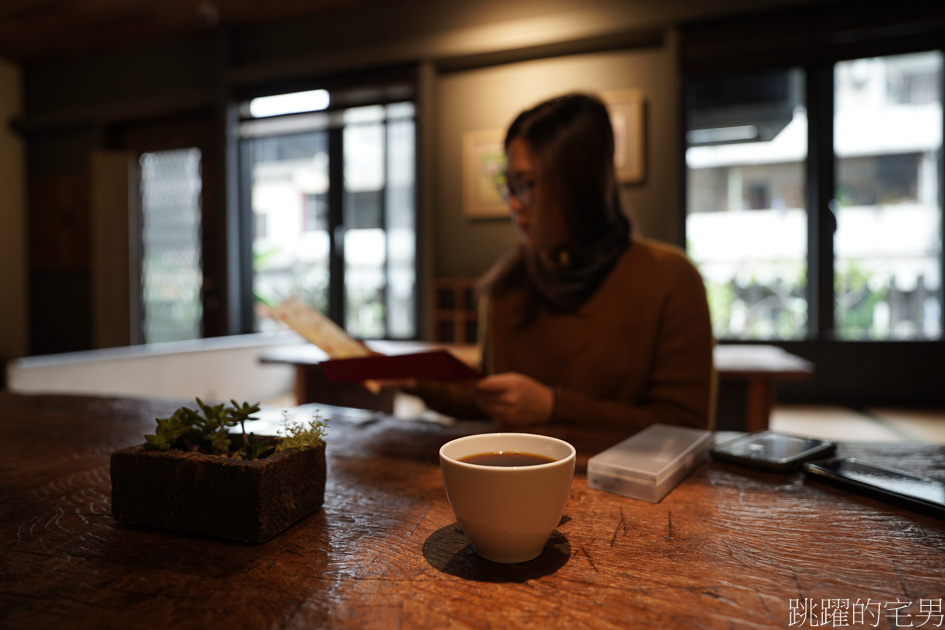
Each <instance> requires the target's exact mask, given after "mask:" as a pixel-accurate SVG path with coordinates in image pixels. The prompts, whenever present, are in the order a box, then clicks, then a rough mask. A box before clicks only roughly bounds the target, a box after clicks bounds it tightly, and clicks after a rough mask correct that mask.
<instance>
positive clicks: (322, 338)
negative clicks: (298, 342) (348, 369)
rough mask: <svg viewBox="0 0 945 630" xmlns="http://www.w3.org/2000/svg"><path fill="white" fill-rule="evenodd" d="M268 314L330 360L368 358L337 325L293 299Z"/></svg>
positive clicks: (271, 309)
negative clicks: (319, 349) (309, 342)
mask: <svg viewBox="0 0 945 630" xmlns="http://www.w3.org/2000/svg"><path fill="white" fill-rule="evenodd" d="M269 311H270V314H271V315H272V317H274V318H275V319H278V320H279V321H281V322H282V323H284V324H286V325H287V326H288V327H289V328H291V329H292V330H294V331H295V332H297V333H299V334H300V335H302V336H303V337H305V338H306V339H308V340H309V341H311V342H312V343H314V344H315V345H316V346H318V347H319V348H321V349H322V350H324V351H325V353H326V354H327V355H328V356H329V357H330V358H332V359H348V358H351V357H366V356H368V355H370V354H371V351H370V350H368V349H367V348H366V347H365V346H364V344H362V343H360V342H358V341H356V340H355V339H352V338H351V336H350V335H348V333H347V332H345V331H344V329H343V328H341V327H340V326H339V325H338V324H336V323H335V322H333V321H331V320H330V319H328V318H327V317H326V316H325V315H323V314H322V313H320V312H318V311H317V310H315V309H314V308H312V307H311V306H309V305H308V304H306V303H304V302H302V301H301V300H300V299H298V298H297V297H295V296H294V295H293V296H290V297H288V298H286V299H285V300H283V301H282V302H280V303H279V304H278V305H277V306H276V307H275V308H270V309H269Z"/></svg>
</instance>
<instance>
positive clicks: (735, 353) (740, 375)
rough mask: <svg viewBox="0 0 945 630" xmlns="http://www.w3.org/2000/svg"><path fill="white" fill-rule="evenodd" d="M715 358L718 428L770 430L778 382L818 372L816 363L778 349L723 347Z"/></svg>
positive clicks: (716, 353) (797, 378) (736, 345)
mask: <svg viewBox="0 0 945 630" xmlns="http://www.w3.org/2000/svg"><path fill="white" fill-rule="evenodd" d="M714 355H715V356H714V358H715V369H716V372H717V373H718V376H719V391H718V404H717V409H716V428H718V429H729V430H731V429H736V430H745V431H760V430H762V429H767V428H768V423H769V421H770V419H771V411H772V409H773V408H774V405H775V395H776V393H777V385H778V381H783V380H802V379H807V378H810V376H811V374H813V373H814V364H813V363H811V362H810V361H808V360H807V359H803V358H801V357H799V356H797V355H794V354H791V353H789V352H787V351H786V350H784V349H782V348H779V347H777V346H769V345H755V344H720V345H717V346H716V347H715V352H714Z"/></svg>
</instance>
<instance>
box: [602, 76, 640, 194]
mask: <svg viewBox="0 0 945 630" xmlns="http://www.w3.org/2000/svg"><path fill="white" fill-rule="evenodd" d="M601 99H602V100H603V101H604V103H605V104H606V105H607V110H608V111H609V112H610V123H611V125H613V128H614V162H615V164H616V167H617V179H618V180H619V181H620V183H622V184H634V183H640V182H642V181H643V180H644V179H645V178H646V160H645V156H646V153H645V147H646V124H645V120H644V113H645V108H644V99H643V92H641V91H640V90H635V89H630V90H619V91H616V92H604V93H603V94H601Z"/></svg>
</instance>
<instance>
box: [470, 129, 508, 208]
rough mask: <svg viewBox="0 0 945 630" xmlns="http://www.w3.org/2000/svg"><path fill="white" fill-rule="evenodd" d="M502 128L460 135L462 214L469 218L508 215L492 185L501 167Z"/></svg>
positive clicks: (503, 164)
mask: <svg viewBox="0 0 945 630" xmlns="http://www.w3.org/2000/svg"><path fill="white" fill-rule="evenodd" d="M504 138H505V136H504V134H503V132H502V131H470V132H468V133H466V134H464V135H463V214H464V215H465V216H466V217H467V218H470V219H496V218H503V219H504V218H508V214H509V209H508V206H507V205H506V204H505V202H504V201H502V197H501V196H500V195H499V191H498V189H497V188H496V178H497V177H499V175H500V174H501V173H502V171H503V170H504V169H505V149H504V148H503V140H504Z"/></svg>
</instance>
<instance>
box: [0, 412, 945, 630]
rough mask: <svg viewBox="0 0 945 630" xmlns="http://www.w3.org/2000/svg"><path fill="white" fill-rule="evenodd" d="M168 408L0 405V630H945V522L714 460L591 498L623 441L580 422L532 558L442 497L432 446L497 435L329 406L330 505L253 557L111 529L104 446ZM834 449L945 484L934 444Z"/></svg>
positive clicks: (193, 540)
mask: <svg viewBox="0 0 945 630" xmlns="http://www.w3.org/2000/svg"><path fill="white" fill-rule="evenodd" d="M175 406H176V404H174V403H170V402H157V401H148V400H128V399H113V398H84V397H70V396H17V395H11V394H0V444H2V445H3V453H4V455H3V457H2V458H0V493H2V508H0V627H2V628H4V629H10V630H12V629H21V628H22V629H29V630H36V629H44V628H69V629H85V628H88V629H95V630H99V629H108V628H122V629H124V628H142V629H151V628H154V629H161V630H163V629H166V628H175V629H178V630H186V629H190V628H194V629H200V630H203V629H206V628H209V629H215V628H226V629H239V628H246V629H253V630H256V629H260V628H273V629H275V628H383V629H385V630H388V629H392V628H393V629H397V628H443V627H452V628H477V629H478V628H542V629H544V628H615V629H616V628H620V629H624V628H687V629H688V628H720V629H722V628H724V629H729V628H786V627H789V626H790V624H791V622H792V621H797V620H798V619H799V617H798V615H799V614H800V612H801V609H802V607H803V606H807V610H811V609H813V610H815V611H816V612H818V613H819V612H822V611H823V606H824V605H825V604H824V603H825V602H826V603H828V604H829V601H828V600H840V601H841V602H846V603H847V604H849V608H848V612H849V616H848V617H847V620H848V626H852V627H871V626H872V625H873V624H874V623H876V622H878V623H879V624H880V627H883V628H888V627H894V625H893V623H892V622H888V621H887V620H886V619H877V618H874V617H871V616H869V613H872V612H874V611H873V608H868V609H864V608H863V604H865V603H869V604H870V606H874V607H875V606H876V605H878V607H879V612H880V614H881V615H887V614H893V612H892V611H893V609H894V608H895V607H897V606H900V605H903V606H904V608H903V610H902V611H900V612H901V615H900V618H901V619H905V618H906V617H905V615H906V614H908V615H910V616H911V617H910V619H911V620H912V622H913V624H914V626H919V624H920V622H921V621H922V620H923V618H924V616H926V615H931V616H932V622H931V623H926V624H925V625H924V626H923V627H926V628H933V627H942V624H941V623H940V622H941V616H938V617H937V618H936V617H935V615H934V614H933V613H934V612H935V606H936V605H938V606H939V608H938V609H937V610H939V611H941V604H942V601H941V600H942V598H943V597H945V522H943V521H941V520H936V519H933V518H931V517H927V516H923V515H919V514H914V513H912V512H908V511H906V510H903V509H900V508H896V507H892V506H889V505H886V504H883V503H879V502H877V501H873V500H870V499H866V498H861V497H858V496H856V495H851V494H847V493H844V492H842V491H839V490H835V489H833V488H831V487H828V486H823V485H818V484H814V483H812V482H805V481H804V479H803V477H802V475H801V474H800V473H795V474H775V473H764V472H755V471H751V470H749V469H744V468H740V467H737V466H733V465H726V464H721V463H718V462H705V463H703V464H702V465H701V466H700V467H699V468H697V469H696V471H695V472H694V473H693V474H692V475H691V476H690V477H689V478H687V479H686V480H684V481H683V482H682V483H681V484H680V485H679V486H677V487H676V488H675V489H674V490H673V491H672V492H670V494H669V495H668V496H667V497H665V498H664V499H663V500H662V501H661V502H660V503H658V504H650V503H646V502H643V501H638V500H633V499H628V498H624V497H620V496H617V495H612V494H608V493H604V492H600V491H597V490H592V489H589V488H588V486H587V480H586V476H585V474H584V470H585V466H586V461H587V457H588V456H589V455H593V454H594V453H596V452H598V451H599V450H600V449H602V448H603V447H605V446H609V445H610V444H612V443H614V442H615V441H616V440H618V439H620V438H622V437H623V436H622V435H619V434H615V433H589V432H586V431H580V430H577V429H575V428H574V427H564V426H557V427H551V430H550V431H549V432H550V433H552V434H553V435H557V436H559V437H563V438H565V439H569V440H571V441H572V443H574V444H575V446H576V447H577V448H578V450H579V453H580V455H581V457H580V461H579V472H578V474H577V476H576V477H575V480H574V483H573V487H572V491H571V496H570V499H569V502H568V504H567V506H566V509H565V516H564V518H563V519H562V522H561V524H560V525H559V527H558V530H557V532H556V534H555V535H554V536H553V538H552V540H551V541H550V542H549V545H548V546H547V547H546V549H545V552H544V553H543V554H542V555H541V556H540V557H539V558H537V559H536V560H533V561H531V562H527V563H523V564H520V565H496V564H492V563H489V562H486V561H484V560H481V559H479V558H478V557H477V556H476V555H474V554H473V552H472V551H471V549H470V547H469V545H468V543H467V540H466V539H465V537H464V536H463V534H462V533H461V532H460V531H459V530H458V529H457V527H456V525H455V521H454V518H453V515H452V513H451V511H450V508H449V504H448V502H447V500H446V496H445V493H444V491H443V486H442V480H441V477H440V471H439V465H438V462H437V451H438V448H439V446H440V445H441V444H443V443H444V442H446V441H447V440H449V439H452V438H454V437H457V436H459V435H463V434H468V433H473V432H479V431H486V430H490V429H494V427H493V426H492V425H490V424H487V423H458V424H454V425H446V426H444V425H439V424H433V423H423V422H416V421H404V420H397V419H393V418H389V417H383V416H380V415H376V414H374V415H372V414H370V413H367V412H359V413H353V414H350V415H346V410H343V409H335V408H326V409H324V410H323V411H324V412H325V413H326V415H328V416H329V417H331V418H332V427H331V429H330V433H329V436H328V484H327V488H326V497H325V504H324V507H323V508H322V509H321V510H320V511H318V512H316V513H315V514H312V515H311V516H309V517H307V518H305V519H304V520H302V521H301V522H299V523H298V524H296V525H295V526H294V527H292V528H291V529H289V530H287V531H286V532H284V533H282V534H281V535H279V536H277V537H276V538H275V539H273V540H271V541H270V542H268V543H266V544H263V545H256V546H253V545H244V544H236V543H230V542H225V541H222V540H216V539H211V538H203V537H198V536H189V535H184V534H176V533H173V532H165V531H159V530H151V529H146V528H138V527H131V526H122V525H116V524H115V523H114V522H113V521H112V518H111V513H110V498H109V497H110V480H109V468H108V466H109V456H110V453H111V452H112V451H113V450H114V449H117V448H120V447H124V446H127V445H130V444H133V443H138V442H140V441H141V436H142V434H143V433H145V432H147V431H150V430H152V427H153V425H154V418H155V416H158V415H164V414H168V413H169V412H170V411H172V410H173V408H174V407H175ZM365 420H367V421H365ZM839 452H840V453H841V454H856V455H859V456H862V457H866V458H869V459H870V460H873V461H876V462H879V463H885V464H890V465H895V466H896V467H899V468H904V469H909V470H914V471H920V472H926V473H927V474H930V475H932V476H935V477H938V478H939V479H943V478H945V470H943V468H942V462H943V461H945V447H943V446H929V445H921V444H886V445H881V444H874V445H867V444H859V445H858V444H842V445H840V447H839ZM856 602H860V606H861V609H860V613H861V614H864V610H865V611H866V613H867V616H866V618H865V621H866V623H864V624H856V625H854V624H853V623H852V620H853V612H852V611H853V606H854V605H855V603H856ZM897 602H898V603H897ZM939 614H940V613H939ZM792 615H794V616H792ZM936 620H937V621H938V622H939V624H938V625H937V626H936V625H935V621H936ZM795 625H796V624H795ZM803 625H804V626H805V627H808V624H803ZM824 626H827V624H821V627H824ZM827 627H829V626H827Z"/></svg>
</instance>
